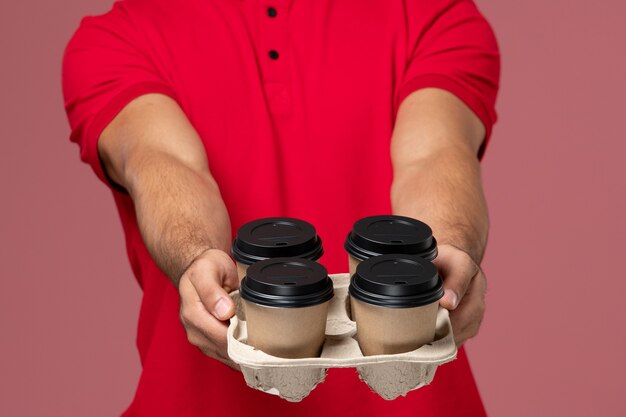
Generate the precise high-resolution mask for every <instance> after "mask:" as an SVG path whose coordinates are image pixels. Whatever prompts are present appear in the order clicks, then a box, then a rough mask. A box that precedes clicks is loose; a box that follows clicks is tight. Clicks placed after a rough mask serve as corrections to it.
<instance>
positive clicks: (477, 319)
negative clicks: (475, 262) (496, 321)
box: [450, 272, 486, 346]
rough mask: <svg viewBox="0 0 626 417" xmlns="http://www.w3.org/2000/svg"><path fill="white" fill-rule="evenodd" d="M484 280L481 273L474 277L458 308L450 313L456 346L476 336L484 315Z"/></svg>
mask: <svg viewBox="0 0 626 417" xmlns="http://www.w3.org/2000/svg"><path fill="white" fill-rule="evenodd" d="M485 288H486V280H485V276H484V274H483V273H482V272H480V273H479V274H477V275H476V277H475V278H474V279H473V280H472V284H471V285H470V288H469V289H468V291H467V293H466V294H465V297H463V300H462V301H461V303H460V304H459V306H458V308H457V309H456V310H454V311H452V312H451V313H450V321H451V322H452V332H453V334H454V340H455V342H456V344H457V346H461V345H462V344H463V343H465V342H466V341H467V340H468V339H471V338H472V337H475V336H476V335H477V334H478V331H479V329H480V325H481V323H482V320H483V317H484V315H485Z"/></svg>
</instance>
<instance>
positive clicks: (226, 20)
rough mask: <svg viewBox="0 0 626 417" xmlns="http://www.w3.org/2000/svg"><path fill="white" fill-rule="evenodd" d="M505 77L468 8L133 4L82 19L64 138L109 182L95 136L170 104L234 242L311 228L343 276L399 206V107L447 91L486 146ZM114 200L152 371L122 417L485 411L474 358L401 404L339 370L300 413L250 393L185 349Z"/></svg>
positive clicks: (158, 282) (70, 66)
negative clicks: (357, 235) (138, 102)
mask: <svg viewBox="0 0 626 417" xmlns="http://www.w3.org/2000/svg"><path fill="white" fill-rule="evenodd" d="M498 75H499V56H498V50H497V45H496V42H495V39H494V36H493V34H492V31H491V30H490V28H489V25H488V24H487V22H486V21H485V20H484V19H483V17H482V16H481V15H480V13H479V12H478V11H477V9H476V7H475V6H474V4H473V3H472V1H470V0H405V1H400V0H398V1H389V0H375V1H367V2H363V1H360V0H342V1H337V0H334V1H333V0H316V1H285V0H187V1H172V0H127V1H123V2H119V3H116V4H115V6H114V7H113V9H112V10H111V11H110V12H108V13H106V14H104V15H102V16H97V17H87V18H85V19H84V20H83V21H82V23H81V25H80V28H79V29H78V31H77V32H76V34H75V35H74V37H73V38H72V40H71V41H70V43H69V45H68V47H67V50H66V54H65V60H64V73H63V87H64V93H65V105H66V109H67V112H68V115H69V120H70V124H71V127H72V134H71V140H72V141H74V142H76V143H78V144H79V145H80V150H81V158H82V159H83V160H84V161H86V162H88V163H89V164H91V166H92V167H93V169H94V171H95V172H96V174H97V175H98V176H99V177H100V178H101V179H102V180H103V181H105V183H106V179H105V177H104V174H103V171H102V168H101V166H100V163H99V160H98V155H97V148H96V142H97V140H98V137H99V135H100V133H101V131H102V129H103V128H104V127H105V126H106V125H107V124H108V123H109V122H110V121H111V120H112V119H113V118H114V117H115V115H116V114H117V113H118V112H119V111H120V110H121V109H122V108H123V107H124V106H125V105H126V104H127V103H128V102H129V101H130V100H132V99H133V98H135V97H137V96H139V95H142V94H146V93H162V94H166V95H168V96H170V97H172V98H173V99H175V100H176V101H177V102H178V103H179V105H180V106H181V108H182V109H183V110H184V112H185V113H186V114H187V116H188V117H189V119H190V120H191V123H192V124H193V125H194V126H195V128H196V129H197V131H198V132H199V134H200V136H201V138H202V140H203V142H204V145H205V148H206V153H207V156H208V160H209V166H210V167H211V172H212V173H213V176H214V177H215V179H216V180H217V182H218V183H219V185H220V189H221V192H222V196H223V198H224V201H225V203H226V206H227V207H228V211H229V213H230V218H231V221H232V226H233V231H234V230H236V228H238V227H239V226H240V225H241V224H242V223H244V222H247V221H249V220H252V219H255V218H259V217H265V216H294V217H299V218H302V219H306V220H308V221H310V222H312V223H313V224H315V226H316V227H317V229H318V232H319V234H320V236H321V237H322V239H323V241H324V246H325V250H326V255H324V257H323V258H322V259H321V262H322V263H323V264H324V265H325V266H326V267H327V268H328V269H329V270H330V272H345V271H347V269H348V264H347V257H346V254H345V253H344V250H343V246H342V243H343V240H344V238H345V235H346V233H347V231H348V230H349V228H350V226H351V225H352V223H353V222H354V221H355V220H356V219H358V218H360V217H363V216H368V215H373V214H379V213H389V212H390V210H391V208H390V200H389V189H390V185H391V180H392V170H391V161H390V157H389V145H390V137H391V132H392V128H393V124H394V118H395V112H396V110H397V108H398V104H399V103H400V102H401V101H402V100H403V99H404V98H405V97H406V96H407V95H408V94H410V93H411V92H413V91H415V90H417V89H420V88H424V87H438V88H442V89H446V90H448V91H450V92H452V93H453V94H455V95H457V96H458V97H459V98H460V99H461V100H463V101H464V102H465V103H466V104H467V105H468V106H469V107H470V108H471V109H472V110H473V111H474V112H475V113H476V114H477V115H478V117H479V118H480V119H481V120H482V122H483V123H484V125H485V126H486V128H487V131H488V132H489V131H490V130H491V126H492V125H493V123H494V121H495V117H496V116H495V112H494V101H495V96H496V90H497V86H498ZM172 139H173V140H175V138H172ZM112 193H113V197H114V198H115V202H116V204H117V207H118V210H119V213H120V217H121V220H122V225H123V227H124V231H125V237H126V245H127V250H128V256H129V258H130V262H131V264H132V268H133V271H134V274H135V276H136V278H137V281H138V282H139V284H140V285H141V287H142V289H143V300H142V305H141V312H140V317H139V329H138V337H137V346H138V349H139V353H140V356H141V363H142V366H143V372H142V375H141V379H140V382H139V386H138V387H137V392H136V395H135V398H134V400H133V402H132V404H131V405H130V407H129V408H128V410H127V411H126V412H125V414H124V415H125V416H128V417H130V416H146V417H148V416H149V417H157V416H167V417H173V416H176V417H187V416H189V417H191V416H194V417H195V416H209V415H216V416H226V415H232V416H239V415H241V416H252V415H259V414H270V415H273V416H290V417H291V416H308V415H311V416H322V415H326V416H336V415H340V413H343V415H359V416H370V415H389V416H417V415H419V416H435V415H437V416H458V415H463V416H481V415H484V410H483V406H482V404H481V400H480V397H479V394H478V391H477V389H476V385H475V383H474V379H473V377H472V374H471V371H470V368H469V365H468V362H467V358H466V356H465V353H464V351H463V350H461V351H460V352H459V357H458V359H457V360H456V361H454V362H452V363H450V364H447V365H445V366H442V367H441V368H440V369H439V370H438V371H437V375H436V377H435V379H434V382H433V383H432V384H431V385H430V386H428V387H425V388H422V389H420V390H417V391H414V392H411V393H409V394H408V395H407V396H406V397H405V398H399V399H397V400H395V401H385V400H383V399H381V398H380V397H379V396H377V395H376V394H374V393H372V392H370V390H369V389H368V387H367V386H366V385H365V384H363V383H361V382H360V381H359V379H358V377H357V375H356V373H355V372H354V370H350V369H344V370H331V371H330V372H329V374H328V377H327V378H326V382H324V383H323V384H321V385H320V386H318V387H317V388H316V389H315V390H314V391H313V392H312V393H311V395H310V396H309V397H307V398H305V399H304V400H303V401H302V402H300V403H288V402H286V401H284V400H281V399H280V398H278V397H275V396H273V395H269V394H265V393H262V392H260V391H256V390H253V389H251V388H248V387H247V386H246V384H245V382H244V380H243V377H242V375H241V374H240V373H238V372H235V371H232V370H230V369H229V368H227V367H226V366H224V365H222V364H221V363H219V362H217V361H214V360H213V359H210V358H208V357H206V356H204V355H203V354H202V353H201V352H200V350H198V349H197V348H196V347H194V346H192V345H190V344H189V343H188V342H187V338H186V336H185V331H184V329H183V327H182V325H181V324H180V322H179V319H178V307H179V297H178V293H177V291H176V289H175V288H174V286H173V285H172V284H171V283H170V282H169V281H168V280H167V278H166V277H165V276H164V275H163V274H162V273H161V271H160V270H159V269H158V268H157V266H156V265H155V263H154V262H153V260H152V259H151V258H150V256H149V254H148V252H147V251H146V248H145V246H144V244H143V242H142V240H141V237H140V234H139V231H138V228H137V223H136V220H135V213H134V210H133V203H132V201H131V199H130V198H129V196H128V195H126V194H124V193H121V192H119V191H117V190H112Z"/></svg>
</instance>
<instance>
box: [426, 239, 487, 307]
mask: <svg viewBox="0 0 626 417" xmlns="http://www.w3.org/2000/svg"><path fill="white" fill-rule="evenodd" d="M433 262H434V263H435V265H436V266H437V269H438V270H439V273H440V274H441V275H442V278H443V288H444V290H445V293H444V296H443V298H442V299H441V300H440V301H439V303H440V304H441V305H442V306H443V307H444V308H446V309H448V310H454V309H455V308H457V307H458V305H459V303H460V302H461V300H462V299H463V297H464V296H465V293H466V291H467V288H468V287H469V285H470V283H471V281H472V278H473V277H474V276H475V275H476V274H477V273H478V271H479V268H478V265H476V263H475V262H474V261H473V260H472V258H471V257H470V256H469V255H468V254H466V253H465V252H463V251H462V250H460V249H456V248H453V247H449V246H442V247H441V249H440V252H439V255H438V256H437V258H436V259H435V260H434V261H433Z"/></svg>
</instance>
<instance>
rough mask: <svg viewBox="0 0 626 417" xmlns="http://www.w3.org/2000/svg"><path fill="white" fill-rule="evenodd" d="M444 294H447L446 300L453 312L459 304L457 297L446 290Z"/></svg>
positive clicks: (452, 292)
mask: <svg viewBox="0 0 626 417" xmlns="http://www.w3.org/2000/svg"><path fill="white" fill-rule="evenodd" d="M446 294H448V299H449V300H450V304H452V309H453V310H454V309H455V308H456V307H457V305H458V304H459V296H458V295H456V293H455V292H454V291H452V290H446Z"/></svg>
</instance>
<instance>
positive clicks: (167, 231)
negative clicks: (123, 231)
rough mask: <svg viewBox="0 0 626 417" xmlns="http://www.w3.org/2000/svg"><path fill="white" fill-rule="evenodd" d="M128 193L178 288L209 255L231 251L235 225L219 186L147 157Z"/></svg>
mask: <svg viewBox="0 0 626 417" xmlns="http://www.w3.org/2000/svg"><path fill="white" fill-rule="evenodd" d="M139 164H140V165H141V166H139V167H136V168H135V169H134V170H133V171H134V172H135V174H133V175H132V180H130V181H129V184H128V185H129V186H128V190H129V193H130V194H131V196H132V198H133V202H134V203H135V210H136V213H137V221H138V224H139V229H140V231H141V234H142V237H143V240H144V242H145V244H146V246H147V248H148V251H149V252H150V254H151V256H152V258H153V259H154V260H155V262H156V263H157V265H158V266H159V267H160V268H161V270H162V271H163V272H164V273H165V274H166V275H167V276H168V277H169V278H170V279H171V280H172V282H174V284H177V283H178V279H179V278H180V276H181V275H182V273H183V272H184V271H185V270H186V268H187V267H188V266H189V264H190V263H191V262H192V261H193V260H194V259H195V258H196V257H197V256H198V255H200V254H201V253H202V252H204V251H206V250H207V249H221V250H224V251H228V247H229V244H230V237H231V236H230V234H231V232H230V221H229V218H228V213H227V211H226V207H225V206H224V203H223V201H222V198H221V196H220V192H219V189H218V186H217V184H216V183H215V181H214V180H213V178H212V177H211V175H210V173H209V172H208V170H206V171H198V170H195V169H192V168H190V167H188V166H186V165H185V164H183V163H181V162H180V161H178V160H177V159H175V158H172V157H170V156H168V155H164V154H160V155H159V154H157V155H146V156H144V157H143V158H142V161H140V162H139Z"/></svg>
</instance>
